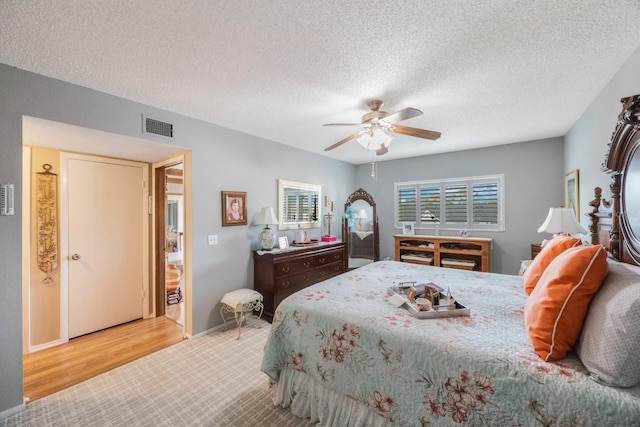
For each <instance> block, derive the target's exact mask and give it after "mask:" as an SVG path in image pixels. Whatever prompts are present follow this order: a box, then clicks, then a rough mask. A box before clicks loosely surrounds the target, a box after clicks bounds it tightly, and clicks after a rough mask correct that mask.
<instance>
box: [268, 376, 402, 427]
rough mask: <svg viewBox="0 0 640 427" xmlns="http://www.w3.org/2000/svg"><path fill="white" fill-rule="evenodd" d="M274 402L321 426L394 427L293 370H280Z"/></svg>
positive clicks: (370, 411)
mask: <svg viewBox="0 0 640 427" xmlns="http://www.w3.org/2000/svg"><path fill="white" fill-rule="evenodd" d="M272 393H273V395H272V398H273V403H274V404H276V405H279V406H282V407H283V408H287V407H289V408H291V413H293V414H294V415H295V416H297V417H299V418H304V419H307V420H309V421H311V422H313V423H316V424H317V425H318V426H323V427H329V426H349V427H352V426H353V427H390V426H393V425H394V424H393V423H392V422H390V421H389V420H388V419H387V418H384V417H382V416H380V415H378V414H377V413H376V412H375V411H374V410H373V409H371V408H369V407H368V406H366V405H364V404H362V403H361V402H358V401H357V400H355V399H352V398H350V397H347V396H344V395H340V394H338V393H336V392H334V391H332V390H330V389H328V388H326V387H325V386H324V385H323V384H322V383H320V382H318V381H317V380H315V379H313V378H311V377H310V376H308V375H306V374H305V373H303V372H299V371H296V370H294V369H291V368H284V369H282V370H281V371H280V379H279V381H278V383H277V387H273V388H272Z"/></svg>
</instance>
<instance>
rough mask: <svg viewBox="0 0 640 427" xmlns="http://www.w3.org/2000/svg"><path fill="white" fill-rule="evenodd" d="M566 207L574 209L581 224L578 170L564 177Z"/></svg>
mask: <svg viewBox="0 0 640 427" xmlns="http://www.w3.org/2000/svg"><path fill="white" fill-rule="evenodd" d="M564 206H565V207H566V208H571V209H573V212H574V213H575V214H576V219H577V220H578V222H580V184H579V181H578V169H574V170H572V171H571V172H569V173H568V174H566V175H565V176H564Z"/></svg>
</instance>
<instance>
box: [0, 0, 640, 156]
mask: <svg viewBox="0 0 640 427" xmlns="http://www.w3.org/2000/svg"><path fill="white" fill-rule="evenodd" d="M638 22H640V2H638V0H582V1H574V0H537V1H521V0H431V1H424V0H416V1H410V0H396V1H375V0H357V1H348V0H345V1H322V2H317V1H316V2H311V1H295V0H289V1H272V0H229V1H227V0H217V1H214V0H212V1H185V0H183V1H177V0H154V1H131V0H110V1H103V0H78V1H71V0H49V1H46V2H45V1H40V2H36V1H24V0H2V1H0V40H1V42H0V62H2V63H5V64H8V65H12V66H16V67H18V68H21V69H25V70H29V71H33V72H36V73H39V74H43V75H46V76H50V77H53V78H57V79H61V80H64V81H67V82H71V83H75V84H78V85H81V86H85V87H89V88H92V89H96V90H98V91H102V92H106V93H109V94H113V95H117V96H121V97H124V98H127V99H131V100H134V101H138V102H142V103H145V104H150V105H153V106H156V107H159V108H163V109H166V110H170V111H174V112H177V113H180V114H184V115H187V116H191V117H195V118H198V119H202V120H205V121H208V122H211V123H215V124H218V125H221V126H224V127H227V128H231V129H236V130H238V131H242V132H245V133H248V134H252V135H256V136H259V137H262V138H265V139H269V140H273V141H276V142H280V143H283V144H287V145H291V146H294V147H298V148H300V149H303V150H307V151H311V152H315V153H319V154H324V155H327V156H330V157H333V158H336V159H341V160H345V161H348V162H351V163H355V164H361V163H366V162H370V161H373V160H380V161H382V160H390V159H395V158H404V157H410V156H416V155H425V154H432V153H439V152H445V151H455V150H463V149H468V148H475V147H482V146H491V145H500V144H507V143H513V142H520V141H526V140H534V139H541V138H548V137H555V136H561V135H564V134H565V133H566V132H567V131H568V130H569V128H570V127H571V126H572V125H573V124H574V123H575V121H576V120H577V119H578V118H579V117H580V115H581V114H582V113H583V112H584V110H585V109H586V107H587V106H588V105H589V104H590V103H591V102H592V101H593V99H594V98H595V97H596V96H597V95H598V93H599V92H600V91H601V90H602V89H603V87H604V86H605V85H606V83H607V82H608V81H609V80H610V79H611V78H612V77H613V75H614V74H615V73H616V72H617V71H618V69H619V68H620V67H621V66H622V65H623V63H624V62H625V61H626V60H627V59H628V58H629V56H630V55H631V54H632V53H633V52H634V51H635V49H636V48H637V47H638V45H640V38H638V37H634V36H633V35H634V34H635V33H636V29H637V23H638ZM629 34H631V35H632V36H631V37H629V36H628V35H629ZM371 98H379V99H382V100H384V101H385V106H384V108H383V109H384V110H385V111H388V112H389V113H393V112H395V111H397V110H400V109H403V108H406V107H415V108H418V109H420V110H422V111H423V112H424V115H422V116H420V117H416V118H412V119H409V120H406V121H404V122H402V123H401V124H403V125H407V126H412V127H418V128H426V129H430V130H436V131H440V132H442V137H441V138H440V139H439V140H437V141H435V142H432V141H427V140H422V139H417V138H411V137H406V136H404V137H398V138H397V139H396V140H395V141H394V142H393V143H392V144H391V147H390V149H389V153H387V154H385V155H384V156H379V157H377V158H376V156H375V155H374V153H373V152H371V151H368V150H365V149H364V148H362V147H360V146H359V145H358V143H357V142H356V141H355V140H354V141H350V142H348V143H347V144H345V145H343V146H341V147H339V148H337V149H335V150H333V151H330V152H325V151H323V150H324V148H325V147H327V146H329V145H331V144H333V143H335V142H337V141H338V140H340V139H342V138H344V137H346V136H347V135H349V134H351V133H353V132H355V131H357V130H358V128H357V127H354V128H348V127H323V126H322V125H323V124H324V123H333V122H359V121H360V117H361V116H362V115H363V114H364V113H366V112H367V107H366V105H365V102H366V100H368V99H371ZM612 120H613V119H612Z"/></svg>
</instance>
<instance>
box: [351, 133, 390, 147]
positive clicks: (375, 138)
mask: <svg viewBox="0 0 640 427" xmlns="http://www.w3.org/2000/svg"><path fill="white" fill-rule="evenodd" d="M390 142H391V137H390V136H389V135H388V134H387V132H385V131H384V130H382V129H373V130H370V131H369V132H366V133H363V134H362V135H361V136H360V137H358V143H359V144H360V145H362V146H363V147H364V148H368V149H369V150H374V151H378V150H379V149H380V148H381V147H382V146H389V143H390Z"/></svg>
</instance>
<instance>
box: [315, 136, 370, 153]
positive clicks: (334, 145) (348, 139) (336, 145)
mask: <svg viewBox="0 0 640 427" xmlns="http://www.w3.org/2000/svg"><path fill="white" fill-rule="evenodd" d="M363 133H364V131H358V132H356V133H354V134H352V135H349V136H348V137H346V138H345V139H341V140H340V141H338V142H336V143H335V144H333V145H332V146H330V147H327V148H325V149H324V151H331V150H333V149H334V148H338V147H339V146H341V145H342V144H344V143H345V142H349V141H351V140H352V139H355V138H357V137H359V136H360V135H362V134H363Z"/></svg>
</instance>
